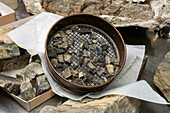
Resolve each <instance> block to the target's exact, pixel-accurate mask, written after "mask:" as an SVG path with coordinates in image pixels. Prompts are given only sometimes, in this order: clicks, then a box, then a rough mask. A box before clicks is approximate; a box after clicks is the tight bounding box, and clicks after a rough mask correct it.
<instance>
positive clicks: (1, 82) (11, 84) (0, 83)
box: [0, 75, 21, 95]
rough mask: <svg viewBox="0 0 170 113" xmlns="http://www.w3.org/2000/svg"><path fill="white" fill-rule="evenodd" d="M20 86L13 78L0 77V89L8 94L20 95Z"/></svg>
mask: <svg viewBox="0 0 170 113" xmlns="http://www.w3.org/2000/svg"><path fill="white" fill-rule="evenodd" d="M20 85H21V83H20V82H19V81H18V80H16V79H15V78H12V77H9V76H5V75H0V87H2V88H4V89H6V90H7V91H9V93H13V94H14V95H19V93H20Z"/></svg>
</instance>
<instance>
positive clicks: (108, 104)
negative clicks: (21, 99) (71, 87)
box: [40, 95, 140, 113]
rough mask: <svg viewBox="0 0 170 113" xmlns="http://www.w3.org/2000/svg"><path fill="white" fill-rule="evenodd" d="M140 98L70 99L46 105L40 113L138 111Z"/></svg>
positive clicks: (115, 112) (131, 112)
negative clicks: (60, 103) (55, 105)
mask: <svg viewBox="0 0 170 113" xmlns="http://www.w3.org/2000/svg"><path fill="white" fill-rule="evenodd" d="M139 110H140V100H137V99H134V98H130V97H126V96H119V95H116V96H113V95H111V96H105V97H102V98H100V99H90V98H86V99H83V100H82V101H73V100H68V101H66V102H64V103H63V104H62V105H60V106H57V107H54V106H45V107H44V108H43V109H42V110H41V111H40V113H138V112H139Z"/></svg>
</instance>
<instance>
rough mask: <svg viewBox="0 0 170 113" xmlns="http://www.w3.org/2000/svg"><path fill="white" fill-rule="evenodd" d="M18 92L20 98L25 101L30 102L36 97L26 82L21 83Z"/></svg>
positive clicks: (29, 84)
mask: <svg viewBox="0 0 170 113" xmlns="http://www.w3.org/2000/svg"><path fill="white" fill-rule="evenodd" d="M20 92H21V97H22V98H23V99H24V100H26V101H28V100H31V99H33V98H34V97H35V96H36V95H35V92H34V89H33V87H32V85H31V83H30V82H28V81H24V82H22V84H21V86H20Z"/></svg>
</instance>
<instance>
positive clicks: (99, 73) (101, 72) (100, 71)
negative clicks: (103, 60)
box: [97, 67, 105, 76]
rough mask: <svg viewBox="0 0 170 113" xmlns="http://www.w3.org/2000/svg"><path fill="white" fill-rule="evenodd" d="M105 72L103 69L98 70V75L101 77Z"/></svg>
mask: <svg viewBox="0 0 170 113" xmlns="http://www.w3.org/2000/svg"><path fill="white" fill-rule="evenodd" d="M104 72H105V69H104V68H102V67H101V68H99V69H98V70H97V75H98V76H101V75H102V74H103V73H104Z"/></svg>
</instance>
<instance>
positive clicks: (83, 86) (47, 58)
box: [45, 13, 127, 89]
mask: <svg viewBox="0 0 170 113" xmlns="http://www.w3.org/2000/svg"><path fill="white" fill-rule="evenodd" d="M78 15H88V16H93V17H95V18H98V19H101V20H102V21H105V22H106V23H108V24H109V25H110V26H112V28H114V30H115V31H116V32H117V33H118V35H119V36H120V39H121V41H122V43H123V46H124V47H123V48H124V51H123V53H124V59H123V62H122V65H121V66H120V68H119V70H118V71H117V73H116V74H115V75H114V76H113V77H112V78H110V79H109V80H108V81H107V82H104V83H102V84H99V85H94V86H85V85H79V84H76V83H73V82H71V81H69V80H67V79H65V78H64V77H63V76H61V75H60V74H59V73H58V72H57V71H56V70H55V69H54V67H53V65H52V64H51V62H50V60H49V57H48V53H47V45H48V43H47V42H48V41H47V40H48V36H49V33H50V31H51V30H52V28H53V27H54V26H55V25H56V24H57V23H58V22H60V21H62V20H63V19H65V18H69V17H72V16H78ZM116 46H117V45H116ZM126 55H127V52H126V46H125V43H124V40H123V37H122V36H121V34H120V33H119V31H118V30H117V29H116V28H115V27H114V26H113V25H112V24H110V23H109V22H107V21H106V20H104V19H103V18H101V17H98V16H95V15H91V14H84V13H79V14H73V15H69V16H65V17H63V18H61V19H59V20H58V21H57V22H55V23H54V24H53V26H52V27H51V28H50V30H49V32H48V34H47V37H46V42H45V56H46V60H47V62H48V63H49V65H50V66H51V68H52V69H53V71H54V72H55V73H56V74H57V75H58V76H59V77H60V78H62V79H63V80H65V81H66V82H69V83H70V84H72V85H75V86H78V87H82V88H89V89H90V88H97V87H101V86H104V85H106V84H108V83H110V82H111V81H112V80H113V79H114V78H115V77H116V76H117V75H118V74H119V73H120V72H121V70H122V68H123V66H124V64H125V61H126ZM51 74H52V73H51ZM53 78H55V77H54V76H53ZM55 80H56V78H55Z"/></svg>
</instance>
